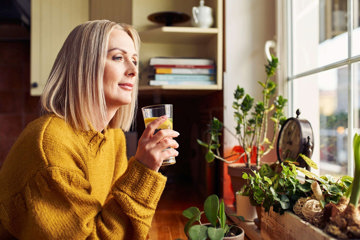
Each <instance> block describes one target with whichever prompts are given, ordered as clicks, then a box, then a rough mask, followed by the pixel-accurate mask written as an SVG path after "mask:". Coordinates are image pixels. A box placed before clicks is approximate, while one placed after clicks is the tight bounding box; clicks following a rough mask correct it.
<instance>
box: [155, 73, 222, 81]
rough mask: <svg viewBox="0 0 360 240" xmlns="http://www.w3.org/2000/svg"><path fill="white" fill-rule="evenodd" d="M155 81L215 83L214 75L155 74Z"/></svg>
mask: <svg viewBox="0 0 360 240" xmlns="http://www.w3.org/2000/svg"><path fill="white" fill-rule="evenodd" d="M154 80H163V81H205V80H207V81H214V80H215V76H214V75H198V74H155V75H154Z"/></svg>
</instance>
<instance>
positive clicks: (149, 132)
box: [135, 116, 179, 171]
mask: <svg viewBox="0 0 360 240" xmlns="http://www.w3.org/2000/svg"><path fill="white" fill-rule="evenodd" d="M166 119H167V117H166V116H162V117H159V118H157V119H156V120H154V121H152V122H151V123H149V125H148V126H147V127H146V129H145V130H144V132H143V134H142V135H141V137H140V139H139V142H138V147H137V150H136V154H135V158H136V159H137V160H138V161H139V162H141V163H142V164H144V165H145V166H147V167H148V168H150V169H152V170H154V171H158V170H159V168H160V167H161V164H162V162H163V161H164V160H165V159H168V158H169V157H176V156H177V155H179V152H178V151H176V150H175V148H178V147H179V144H178V143H177V142H176V141H175V140H174V139H173V138H175V137H177V136H179V133H178V132H176V131H174V130H171V129H162V130H161V131H157V133H156V134H154V133H155V130H156V129H157V128H159V126H160V125H161V124H162V123H164V122H165V121H166Z"/></svg>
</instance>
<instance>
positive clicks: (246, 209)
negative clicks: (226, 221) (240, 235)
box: [235, 193, 257, 221]
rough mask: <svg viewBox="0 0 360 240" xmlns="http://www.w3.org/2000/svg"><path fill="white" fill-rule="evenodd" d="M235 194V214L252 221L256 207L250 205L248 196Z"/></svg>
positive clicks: (255, 216) (255, 215)
mask: <svg viewBox="0 0 360 240" xmlns="http://www.w3.org/2000/svg"><path fill="white" fill-rule="evenodd" d="M235 196H236V216H242V217H244V218H245V220H247V221H254V219H255V218H257V214H256V208H255V206H253V205H251V203H250V200H249V197H248V196H242V195H240V194H239V193H236V194H235Z"/></svg>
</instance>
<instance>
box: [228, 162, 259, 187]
mask: <svg viewBox="0 0 360 240" xmlns="http://www.w3.org/2000/svg"><path fill="white" fill-rule="evenodd" d="M251 170H257V167H256V166H251V168H248V167H246V166H245V164H244V163H232V164H229V165H228V174H229V176H230V178H231V185H232V187H233V190H234V193H236V192H237V191H239V190H240V189H241V188H242V186H244V185H245V184H246V180H245V179H243V178H242V175H243V173H247V174H253V172H252V171H251Z"/></svg>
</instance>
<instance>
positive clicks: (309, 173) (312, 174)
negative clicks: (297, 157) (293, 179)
mask: <svg viewBox="0 0 360 240" xmlns="http://www.w3.org/2000/svg"><path fill="white" fill-rule="evenodd" d="M296 169H297V170H298V171H299V172H302V173H303V174H305V176H307V177H309V178H312V179H318V178H319V177H318V176H317V175H316V174H315V173H312V172H309V171H308V170H306V169H304V168H301V167H296Z"/></svg>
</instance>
